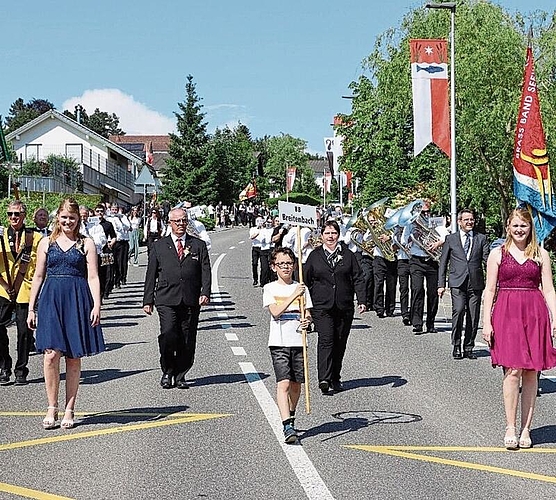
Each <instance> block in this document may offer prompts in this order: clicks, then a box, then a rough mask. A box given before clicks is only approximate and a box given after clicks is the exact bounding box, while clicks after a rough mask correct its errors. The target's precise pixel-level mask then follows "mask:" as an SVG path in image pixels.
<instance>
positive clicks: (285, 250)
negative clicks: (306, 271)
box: [270, 247, 295, 264]
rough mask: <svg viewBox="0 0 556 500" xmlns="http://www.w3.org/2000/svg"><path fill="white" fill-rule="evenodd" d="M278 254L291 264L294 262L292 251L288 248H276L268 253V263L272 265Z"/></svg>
mask: <svg viewBox="0 0 556 500" xmlns="http://www.w3.org/2000/svg"><path fill="white" fill-rule="evenodd" d="M279 254H283V255H287V256H288V257H289V258H290V259H291V260H292V262H295V254H294V253H293V250H292V249H291V248H288V247H276V248H275V249H274V250H272V252H270V263H271V264H274V263H275V262H276V256H277V255H279Z"/></svg>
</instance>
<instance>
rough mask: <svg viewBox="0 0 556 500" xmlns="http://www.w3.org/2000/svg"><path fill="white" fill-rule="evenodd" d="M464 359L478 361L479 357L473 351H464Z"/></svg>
mask: <svg viewBox="0 0 556 500" xmlns="http://www.w3.org/2000/svg"><path fill="white" fill-rule="evenodd" d="M463 357H464V358H467V359H477V355H476V354H475V353H474V352H473V351H463Z"/></svg>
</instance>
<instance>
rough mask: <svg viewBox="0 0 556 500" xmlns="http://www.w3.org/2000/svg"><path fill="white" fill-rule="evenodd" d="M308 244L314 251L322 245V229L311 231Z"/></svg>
mask: <svg viewBox="0 0 556 500" xmlns="http://www.w3.org/2000/svg"><path fill="white" fill-rule="evenodd" d="M308 242H309V245H310V247H311V248H312V249H315V248H317V247H320V246H321V245H322V234H321V228H320V227H317V228H315V229H312V230H311V234H309V238H308Z"/></svg>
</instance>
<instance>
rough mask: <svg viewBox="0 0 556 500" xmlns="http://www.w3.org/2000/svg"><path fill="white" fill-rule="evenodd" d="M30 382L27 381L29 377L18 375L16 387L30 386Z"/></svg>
mask: <svg viewBox="0 0 556 500" xmlns="http://www.w3.org/2000/svg"><path fill="white" fill-rule="evenodd" d="M28 384H29V382H28V380H27V377H26V376H25V375H18V376H17V377H16V378H15V382H14V385H28Z"/></svg>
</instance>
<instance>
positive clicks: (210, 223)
mask: <svg viewBox="0 0 556 500" xmlns="http://www.w3.org/2000/svg"><path fill="white" fill-rule="evenodd" d="M197 220H198V221H199V222H201V223H203V224H204V226H205V228H206V230H207V231H212V230H213V229H214V226H215V225H216V222H215V221H214V218H212V217H199V218H198V219H197Z"/></svg>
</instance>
